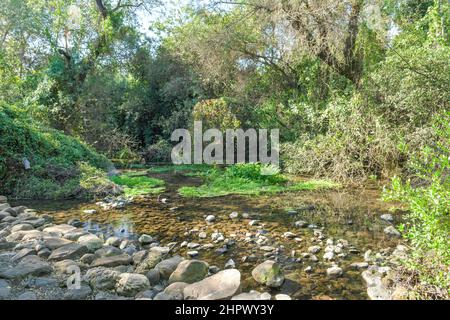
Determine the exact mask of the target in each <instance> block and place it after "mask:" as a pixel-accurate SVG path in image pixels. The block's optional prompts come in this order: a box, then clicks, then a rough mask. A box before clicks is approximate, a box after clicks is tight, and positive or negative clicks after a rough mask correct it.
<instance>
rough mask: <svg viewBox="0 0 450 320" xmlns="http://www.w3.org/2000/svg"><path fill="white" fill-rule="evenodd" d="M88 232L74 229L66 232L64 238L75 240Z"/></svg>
mask: <svg viewBox="0 0 450 320" xmlns="http://www.w3.org/2000/svg"><path fill="white" fill-rule="evenodd" d="M88 234H89V232H87V231H84V230H83V229H74V230H72V231H69V232H66V234H65V235H64V238H65V239H67V240H70V241H77V240H78V239H80V238H81V237H82V236H85V235H88Z"/></svg>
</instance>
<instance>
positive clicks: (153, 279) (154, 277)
mask: <svg viewBox="0 0 450 320" xmlns="http://www.w3.org/2000/svg"><path fill="white" fill-rule="evenodd" d="M146 276H147V279H148V281H150V285H151V286H155V285H157V284H158V283H159V282H160V280H161V274H160V273H159V270H156V269H152V270H150V271H149V272H147V274H146ZM169 282H170V280H169Z"/></svg>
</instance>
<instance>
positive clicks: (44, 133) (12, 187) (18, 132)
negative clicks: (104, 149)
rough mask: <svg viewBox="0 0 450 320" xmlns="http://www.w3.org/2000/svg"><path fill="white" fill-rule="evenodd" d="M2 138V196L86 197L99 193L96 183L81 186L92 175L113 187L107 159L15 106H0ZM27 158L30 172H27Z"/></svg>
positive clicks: (0, 162) (0, 146)
mask: <svg viewBox="0 0 450 320" xmlns="http://www.w3.org/2000/svg"><path fill="white" fill-rule="evenodd" d="M0 137H1V140H0V151H1V152H0V166H1V168H2V169H1V170H0V171H1V174H2V177H1V180H2V183H1V184H0V193H3V194H8V195H11V196H13V197H20V198H68V197H86V196H89V195H92V192H93V193H96V192H94V191H95V189H96V188H95V187H94V184H95V183H87V184H85V185H83V183H82V181H83V180H85V181H86V179H88V178H89V176H95V177H97V178H99V177H100V176H102V179H101V180H102V182H104V183H106V185H105V187H106V188H112V187H113V186H112V185H109V183H108V180H107V179H106V177H105V174H104V173H103V170H106V169H108V167H109V166H111V163H110V162H109V161H108V160H107V159H106V158H105V157H104V156H102V155H100V154H98V153H96V152H95V151H94V150H93V149H91V148H90V147H89V146H87V145H86V144H84V143H83V142H81V141H80V140H78V139H77V138H73V137H69V136H66V135H64V134H63V133H61V132H60V131H57V130H54V129H49V128H47V127H45V126H43V125H41V124H39V123H37V122H36V121H34V120H32V119H31V118H30V117H28V116H27V115H26V114H25V113H24V112H21V111H19V110H17V109H15V108H14V107H9V106H5V105H2V106H0ZM24 159H27V160H28V161H29V162H30V169H25V166H24V163H23V161H24ZM100 170H101V171H100ZM93 173H95V174H93ZM91 182H92V181H91ZM97 183H100V180H99V179H97ZM88 185H89V187H88ZM100 193H103V192H100Z"/></svg>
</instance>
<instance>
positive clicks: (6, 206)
mask: <svg viewBox="0 0 450 320" xmlns="http://www.w3.org/2000/svg"><path fill="white" fill-rule="evenodd" d="M9 208H11V206H10V205H9V204H8V203H2V204H0V211H3V210H6V209H9Z"/></svg>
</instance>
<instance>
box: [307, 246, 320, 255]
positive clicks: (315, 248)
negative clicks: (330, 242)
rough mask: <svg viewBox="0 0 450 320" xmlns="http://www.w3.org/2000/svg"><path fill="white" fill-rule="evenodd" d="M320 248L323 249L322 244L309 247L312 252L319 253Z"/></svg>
mask: <svg viewBox="0 0 450 320" xmlns="http://www.w3.org/2000/svg"><path fill="white" fill-rule="evenodd" d="M320 250H321V248H320V246H311V247H309V248H308V251H309V252H311V253H312V254H316V253H319V252H320Z"/></svg>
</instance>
